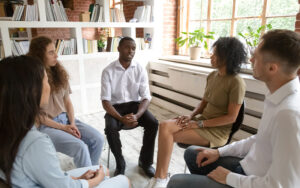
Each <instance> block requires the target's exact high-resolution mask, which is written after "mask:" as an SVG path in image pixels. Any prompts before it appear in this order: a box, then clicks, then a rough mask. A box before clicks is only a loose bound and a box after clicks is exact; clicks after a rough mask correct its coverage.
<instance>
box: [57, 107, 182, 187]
mask: <svg viewBox="0 0 300 188" xmlns="http://www.w3.org/2000/svg"><path fill="white" fill-rule="evenodd" d="M149 110H150V111H151V112H152V113H153V114H154V116H155V117H156V118H157V119H158V120H159V121H162V120H166V119H170V118H174V117H176V116H177V115H176V114H174V113H172V112H170V111H168V110H166V109H162V108H160V107H158V106H156V105H153V104H151V105H150V108H149ZM104 114H105V112H104V111H103V112H99V113H95V114H89V115H83V116H79V117H77V118H78V119H80V120H82V121H83V122H85V123H87V124H89V125H91V126H93V127H95V128H96V129H97V130H98V131H99V132H101V133H102V134H104V127H105V124H104V118H103V116H104ZM120 135H121V141H122V146H123V147H122V151H123V155H124V157H125V160H126V171H125V175H126V176H127V177H128V178H129V179H130V180H131V182H132V185H133V187H134V188H143V187H145V186H146V185H147V183H148V181H149V178H148V177H146V176H145V174H144V173H143V172H142V171H141V170H140V168H139V167H138V158H139V152H140V149H141V146H142V138H143V128H141V127H138V128H136V129H133V130H127V131H121V132H120ZM183 153H184V150H183V149H181V148H178V147H177V145H176V144H174V150H173V154H172V159H171V162H170V167H169V173H170V174H171V175H173V174H177V173H183V170H184V164H185V163H184V159H183ZM107 154H108V144H107V143H105V146H104V150H103V152H102V155H101V159H100V163H101V164H104V165H105V166H106V165H107ZM156 155H157V139H156V146H155V153H154V167H155V165H156ZM58 156H59V159H60V161H61V167H62V169H63V170H70V169H73V168H75V166H74V163H73V160H72V159H71V158H70V157H68V156H66V155H63V154H60V153H58ZM109 170H110V174H111V175H113V173H114V170H115V159H114V157H113V155H112V153H111V155H110V166H109Z"/></svg>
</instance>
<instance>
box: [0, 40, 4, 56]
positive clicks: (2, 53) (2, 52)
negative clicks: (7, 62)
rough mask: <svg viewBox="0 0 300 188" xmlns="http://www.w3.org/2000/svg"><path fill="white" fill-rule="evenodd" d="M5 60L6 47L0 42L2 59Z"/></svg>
mask: <svg viewBox="0 0 300 188" xmlns="http://www.w3.org/2000/svg"><path fill="white" fill-rule="evenodd" d="M3 58H4V47H3V44H2V42H0V59H3Z"/></svg>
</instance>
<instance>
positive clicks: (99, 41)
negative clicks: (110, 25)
mask: <svg viewBox="0 0 300 188" xmlns="http://www.w3.org/2000/svg"><path fill="white" fill-rule="evenodd" d="M97 46H98V48H104V47H105V41H103V40H101V39H100V40H98V41H97Z"/></svg>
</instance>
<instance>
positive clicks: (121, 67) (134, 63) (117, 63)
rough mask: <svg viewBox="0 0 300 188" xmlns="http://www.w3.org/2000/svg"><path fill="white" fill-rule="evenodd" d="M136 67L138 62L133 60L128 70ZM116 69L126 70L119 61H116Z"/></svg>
mask: <svg viewBox="0 0 300 188" xmlns="http://www.w3.org/2000/svg"><path fill="white" fill-rule="evenodd" d="M135 66H136V62H135V61H133V60H132V61H131V63H130V65H129V67H128V68H133V67H135ZM115 68H120V69H122V70H125V69H124V67H123V66H122V65H121V63H120V61H119V60H116V62H115ZM128 68H127V69H128Z"/></svg>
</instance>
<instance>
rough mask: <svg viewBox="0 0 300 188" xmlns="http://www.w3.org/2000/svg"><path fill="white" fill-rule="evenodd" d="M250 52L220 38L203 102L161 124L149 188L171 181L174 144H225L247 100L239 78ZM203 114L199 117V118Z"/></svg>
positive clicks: (161, 186) (232, 39)
mask: <svg viewBox="0 0 300 188" xmlns="http://www.w3.org/2000/svg"><path fill="white" fill-rule="evenodd" d="M246 57H247V53H246V51H245V48H244V46H243V44H242V43H241V42H240V41H239V40H238V39H236V38H232V37H221V38H219V39H218V40H217V41H216V42H215V43H214V44H213V54H212V56H211V65H212V67H213V68H215V69H216V70H215V71H213V72H211V73H210V74H209V75H208V77H207V84H206V88H205V92H204V96H203V98H202V101H201V102H200V104H198V106H197V107H196V108H195V109H194V110H193V112H192V113H191V114H190V115H184V116H179V117H177V118H175V119H170V120H166V121H163V122H161V123H160V125H159V136H158V154H157V165H156V173H155V176H154V178H152V179H151V180H150V182H149V185H148V187H149V188H152V187H153V188H154V187H155V188H156V187H159V188H163V187H166V186H167V183H168V181H169V177H168V175H167V173H168V167H169V162H170V159H171V154H172V150H173V143H174V142H179V143H184V144H191V145H199V146H208V147H218V146H223V145H225V144H226V142H227V140H228V137H229V134H230V131H231V127H232V124H233V123H234V122H235V120H236V118H237V116H238V113H239V110H240V107H241V105H242V103H243V101H244V96H245V87H246V86H245V83H244V80H243V79H242V78H241V77H240V76H239V75H238V72H239V71H240V69H241V64H242V63H243V62H245V61H246ZM198 114H200V117H196V115H198Z"/></svg>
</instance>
